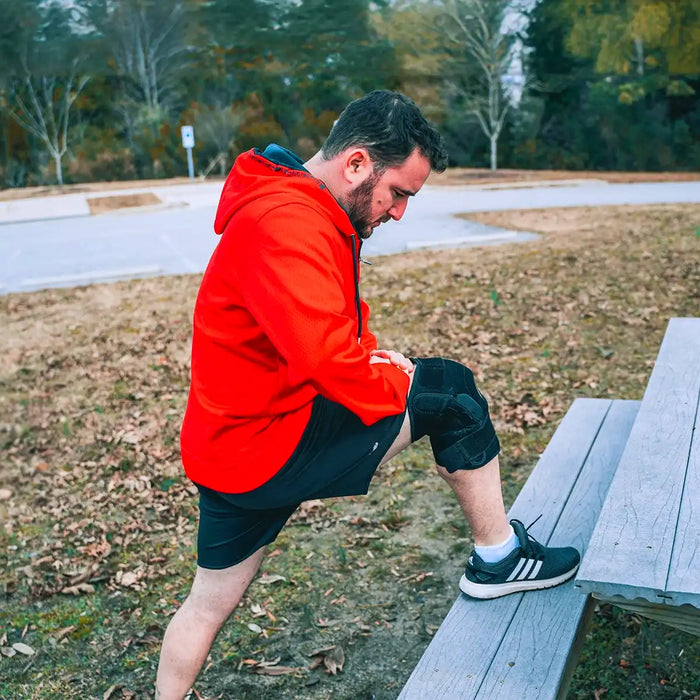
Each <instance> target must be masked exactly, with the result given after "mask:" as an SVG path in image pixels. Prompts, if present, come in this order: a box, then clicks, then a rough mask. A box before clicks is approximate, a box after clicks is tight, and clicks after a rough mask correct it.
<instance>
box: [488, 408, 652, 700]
mask: <svg viewBox="0 0 700 700" xmlns="http://www.w3.org/2000/svg"><path fill="white" fill-rule="evenodd" d="M638 410H639V402H638V401H615V402H613V404H612V406H611V408H610V410H609V412H608V414H607V415H606V417H605V420H604V422H603V425H602V426H601V428H600V431H599V433H598V435H597V436H596V439H595V442H594V444H593V446H592V448H591V451H590V453H589V455H588V457H587V459H586V461H585V463H584V465H583V468H582V469H581V472H580V474H579V477H578V479H577V481H576V484H575V485H574V487H573V489H572V491H571V494H570V495H569V498H568V500H567V503H566V506H565V507H564V510H563V512H562V514H561V517H560V518H559V521H558V522H557V524H556V527H555V529H554V532H553V534H552V536H551V537H550V538H549V541H548V542H547V544H549V545H550V546H555V547H561V546H566V545H570V544H573V545H575V546H576V547H578V549H579V551H581V552H585V550H586V547H587V545H588V541H589V539H590V537H591V533H592V532H593V529H594V527H595V524H596V521H597V519H598V514H599V513H600V510H601V508H602V506H603V502H604V500H605V496H606V494H607V492H608V488H609V487H610V483H611V481H612V479H613V476H614V474H615V470H616V468H617V465H618V463H619V461H620V457H621V456H622V453H623V451H624V448H625V444H626V442H627V437H628V436H629V433H630V430H631V429H632V425H633V423H634V419H635V417H636V416H637V411H638ZM541 508H542V509H545V508H547V504H546V502H545V503H542V504H541ZM538 525H539V523H538ZM535 527H536V526H535ZM534 529H535V528H533V530H534ZM592 606H593V604H592V603H591V600H590V598H589V596H585V595H581V592H580V591H579V590H577V589H576V588H574V585H573V582H572V581H570V582H568V583H565V584H564V585H562V586H559V587H557V588H553V589H550V590H547V591H540V592H538V593H530V594H527V595H524V596H523V599H522V602H521V603H520V605H519V606H518V609H517V611H516V613H515V615H514V616H513V619H512V621H511V623H510V625H509V626H508V630H507V631H506V633H505V635H504V637H503V639H502V641H501V644H500V645H499V648H498V652H497V653H496V655H495V657H494V659H493V661H492V663H491V666H490V668H489V671H488V673H487V675H486V677H485V679H484V682H483V684H482V686H481V688H480V689H479V693H478V695H477V697H478V698H481V699H483V700H493V698H496V697H499V698H517V697H523V698H528V700H529V699H530V698H555V697H557V695H558V694H561V695H562V696H563V695H565V693H566V686H567V685H568V682H569V681H570V678H571V672H572V670H573V667H574V665H575V662H576V660H577V658H578V649H577V648H576V647H579V646H580V643H581V642H582V638H583V635H584V633H585V626H586V624H587V622H588V617H589V615H588V614H587V613H591V612H592Z"/></svg>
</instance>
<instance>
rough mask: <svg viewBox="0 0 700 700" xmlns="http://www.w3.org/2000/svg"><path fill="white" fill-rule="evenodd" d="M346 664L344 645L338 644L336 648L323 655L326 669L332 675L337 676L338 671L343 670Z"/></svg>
mask: <svg viewBox="0 0 700 700" xmlns="http://www.w3.org/2000/svg"><path fill="white" fill-rule="evenodd" d="M344 664H345V652H343V647H341V646H340V645H337V646H336V647H335V649H332V650H331V651H329V652H328V653H327V654H326V655H325V656H324V657H323V665H324V666H325V667H326V670H327V671H328V673H330V674H331V675H333V676H335V674H336V673H338V671H342V670H343V665H344Z"/></svg>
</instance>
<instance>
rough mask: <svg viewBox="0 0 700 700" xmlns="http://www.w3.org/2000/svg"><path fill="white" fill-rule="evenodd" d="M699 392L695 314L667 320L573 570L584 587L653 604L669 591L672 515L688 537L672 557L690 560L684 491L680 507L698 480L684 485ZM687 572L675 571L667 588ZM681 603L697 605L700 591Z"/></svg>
mask: <svg viewBox="0 0 700 700" xmlns="http://www.w3.org/2000/svg"><path fill="white" fill-rule="evenodd" d="M699 394H700V319H688V318H684V319H671V321H670V323H669V325H668V329H667V331H666V335H665V337H664V340H663V343H662V345H661V349H660V351H659V356H658V359H657V362H656V365H655V367H654V370H653V372H652V375H651V378H650V379H649V384H648V386H647V390H646V392H645V394H644V398H643V400H642V406H641V408H640V410H639V415H638V416H637V420H636V422H635V424H634V427H633V428H632V432H631V434H630V439H629V441H628V443H627V448H626V449H625V452H624V454H623V456H622V459H621V461H620V466H619V467H618V470H617V473H616V475H615V478H614V479H613V483H612V484H611V486H610V491H609V492H608V497H607V499H606V502H605V504H604V506H603V510H602V512H601V516H600V519H599V521H598V525H597V526H596V529H595V531H594V533H593V536H592V538H591V544H590V546H589V549H588V553H587V555H586V557H585V559H584V561H583V564H582V566H581V570H580V572H579V575H578V577H577V580H578V583H579V584H581V587H582V589H583V590H584V591H595V592H596V593H597V594H599V595H602V596H607V595H610V596H612V595H616V594H617V595H624V596H625V597H627V598H629V599H634V598H644V599H646V600H648V601H651V602H656V603H659V602H664V601H665V600H666V601H667V600H669V599H668V598H667V596H668V595H671V596H674V595H675V593H674V592H670V593H669V592H668V591H667V590H666V587H667V579H668V576H669V570H670V564H671V553H672V551H673V549H674V540H675V533H676V524H677V522H678V520H679V515H680V517H681V518H682V519H683V528H682V530H683V532H684V533H685V537H687V540H688V541H687V542H685V543H683V542H679V543H678V546H677V548H676V552H677V554H676V557H677V558H676V563H678V564H680V565H681V566H685V565H688V566H690V564H691V561H692V556H693V551H691V550H692V548H693V547H695V546H696V545H695V544H694V542H697V539H696V538H697V537H698V531H699V529H700V509H698V508H697V506H696V507H695V508H693V504H692V502H691V501H690V500H689V498H686V500H685V505H684V507H683V511H682V512H681V500H682V496H683V491H684V484H685V485H686V496H690V495H693V496H694V497H695V499H696V500H695V503H696V504H697V491H696V490H694V487H695V486H696V485H697V480H696V482H695V484H690V483H689V482H690V481H692V475H689V477H690V478H688V479H686V470H687V469H688V458H689V454H690V441H691V435H692V431H693V425H694V422H695V418H696V413H697V405H698V395H699ZM695 568H696V569H697V566H696V567H695ZM693 575H695V574H694V572H693V570H692V568H688V569H687V570H686V571H683V570H680V571H677V572H676V574H674V578H673V581H674V585H673V588H675V587H676V586H677V583H679V582H681V581H682V580H687V577H688V576H693ZM675 602H676V603H678V602H680V601H678V600H675ZM684 602H689V603H693V604H694V605H698V606H700V595H698V594H693V593H687V594H684Z"/></svg>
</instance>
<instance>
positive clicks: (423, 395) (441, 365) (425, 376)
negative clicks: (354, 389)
mask: <svg viewBox="0 0 700 700" xmlns="http://www.w3.org/2000/svg"><path fill="white" fill-rule="evenodd" d="M411 359H412V361H413V362H414V363H415V364H416V370H415V372H416V374H415V376H414V379H413V384H412V386H411V391H410V393H409V395H408V414H409V417H410V420H411V437H412V439H413V440H418V439H419V438H421V437H423V436H424V435H428V436H430V444H431V446H432V448H433V455H434V456H435V461H436V462H437V464H439V465H440V466H441V467H444V468H445V469H447V471H448V472H455V471H457V470H458V469H478V468H479V467H483V466H484V465H485V464H487V463H488V462H490V461H491V460H492V459H493V458H494V457H495V456H496V455H497V454H498V453H499V452H500V449H501V446H500V444H499V442H498V437H497V436H496V431H495V430H494V427H493V424H492V423H491V417H490V416H489V406H488V403H487V401H486V399H485V398H484V397H483V396H482V395H481V392H480V391H479V390H478V389H477V387H476V382H475V381H474V374H473V373H472V371H471V370H470V369H469V368H468V367H465V366H464V365H461V364H460V363H459V362H454V361H452V360H445V359H443V358H441V357H428V358H411Z"/></svg>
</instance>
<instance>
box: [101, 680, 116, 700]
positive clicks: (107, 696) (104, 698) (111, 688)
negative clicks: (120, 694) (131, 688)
mask: <svg viewBox="0 0 700 700" xmlns="http://www.w3.org/2000/svg"><path fill="white" fill-rule="evenodd" d="M119 688H120V686H119V685H117V684H116V683H115V684H114V685H110V686H109V688H107V690H105V692H104V693H102V700H109V699H110V698H111V697H112V693H113V692H114V691H115V690H118V689H119Z"/></svg>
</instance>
